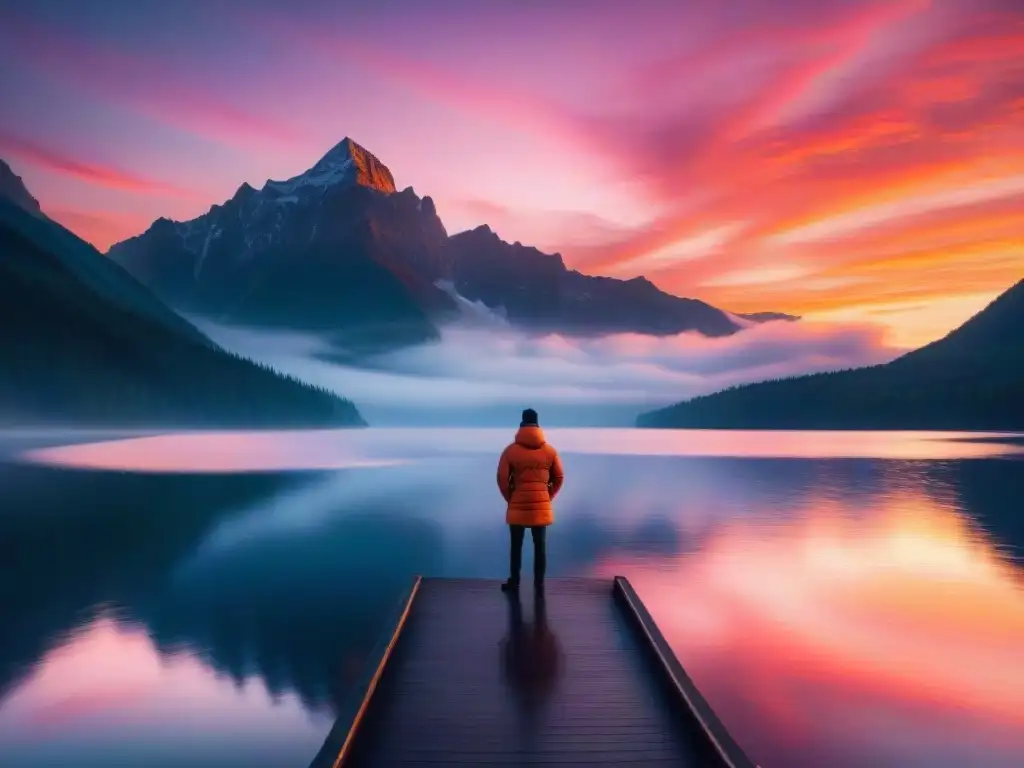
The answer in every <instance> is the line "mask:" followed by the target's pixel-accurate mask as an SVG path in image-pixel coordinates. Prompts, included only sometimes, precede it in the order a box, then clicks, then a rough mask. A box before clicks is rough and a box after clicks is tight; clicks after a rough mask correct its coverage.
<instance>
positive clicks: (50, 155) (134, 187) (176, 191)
mask: <svg viewBox="0 0 1024 768" xmlns="http://www.w3.org/2000/svg"><path fill="white" fill-rule="evenodd" d="M0 154H3V155H7V156H12V157H16V158H18V159H21V160H24V161H25V162H28V163H32V164H33V165H36V166H39V167H40V168H44V169H46V170H48V171H53V172H55V173H61V174H66V175H68V176H73V177H75V178H77V179H80V180H82V181H85V182H88V183H90V184H97V185H99V186H103V187H109V188H111V189H119V190H124V191H128V192H141V193H145V194H155V195H171V196H175V197H188V198H194V197H195V196H196V194H195V192H193V191H192V190H188V189H184V188H182V187H178V186H175V185H173V184H168V183H166V182H162V181H158V180H156V179H150V178H148V177H146V176H142V175H139V174H135V173H131V172H129V171H123V170H120V169H118V168H114V167H110V166H103V165H97V164H94V163H89V162H86V161H83V160H78V159H75V158H73V157H69V156H67V155H64V154H62V153H61V152H59V151H56V150H53V149H50V148H48V147H43V146H41V145H39V144H36V143H35V142H33V141H31V140H29V139H25V138H23V137H21V136H15V135H13V134H10V133H3V132H0Z"/></svg>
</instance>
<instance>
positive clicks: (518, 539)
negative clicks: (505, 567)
mask: <svg viewBox="0 0 1024 768" xmlns="http://www.w3.org/2000/svg"><path fill="white" fill-rule="evenodd" d="M508 530H509V533H510V534H511V536H512V547H511V550H510V551H509V581H510V582H512V583H513V584H518V583H519V572H520V571H521V570H522V568H523V539H524V538H525V537H526V526H525V525H510V526H509V527H508ZM547 531H548V528H547V526H546V525H533V526H530V533H531V534H532V535H533V581H534V583H536V584H541V583H542V582H543V581H544V571H545V570H547V567H548V547H547Z"/></svg>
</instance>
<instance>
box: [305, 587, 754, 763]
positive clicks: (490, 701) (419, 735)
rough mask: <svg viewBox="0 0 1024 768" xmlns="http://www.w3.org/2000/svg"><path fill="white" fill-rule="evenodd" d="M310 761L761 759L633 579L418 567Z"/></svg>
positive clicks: (538, 761)
mask: <svg viewBox="0 0 1024 768" xmlns="http://www.w3.org/2000/svg"><path fill="white" fill-rule="evenodd" d="M375 655H376V657H377V658H376V659H375V661H376V666H375V667H374V668H373V669H372V671H370V672H369V676H368V678H367V679H366V681H365V685H364V686H361V690H360V691H359V696H358V699H357V700H354V701H353V704H352V708H351V711H350V712H343V713H341V714H340V716H339V718H338V722H337V724H336V725H335V727H334V729H332V731H331V733H330V734H329V735H328V737H327V739H326V741H325V742H324V745H323V747H322V748H321V750H320V753H319V754H318V755H317V757H316V758H315V759H314V761H313V764H312V766H311V768H327V767H330V768H385V767H386V766H415V765H421V766H441V765H451V766H459V765H508V766H511V765H521V766H541V765H551V766H572V765H624V766H631V765H632V766H641V765H645V766H646V765H650V766H708V767H712V766H713V767H722V768H754V764H753V763H752V762H751V761H750V760H749V758H747V756H746V755H745V754H744V753H743V752H742V750H741V749H740V748H739V746H738V745H737V744H736V743H735V742H734V741H733V740H732V738H731V737H730V735H729V734H728V732H727V731H726V730H725V728H724V727H723V726H722V724H721V723H720V722H719V721H718V719H717V717H715V715H714V713H713V712H712V711H711V708H710V707H709V706H708V704H707V702H706V701H705V700H704V699H703V697H702V696H701V695H700V693H699V692H698V691H697V688H696V686H694V685H693V683H692V681H691V680H690V679H689V677H688V676H687V675H686V673H685V672H684V671H683V669H682V666H681V665H680V664H679V662H678V660H677V659H676V657H675V655H674V654H673V653H672V651H671V650H670V649H669V647H668V644H667V643H666V642H665V639H664V637H662V635H661V633H660V631H659V630H658V628H657V625H656V624H655V623H654V621H653V619H652V618H651V617H650V614H649V613H648V612H647V610H646V608H645V607H644V606H643V603H642V602H641V601H640V599H639V597H638V596H637V595H636V593H635V592H634V591H633V589H632V587H631V586H630V584H629V582H628V581H627V580H626V579H624V578H622V577H618V578H616V579H615V580H614V581H612V580H607V581H604V580H597V579H552V580H550V581H549V583H548V586H547V590H546V592H545V595H544V597H543V598H542V599H539V598H537V597H535V596H534V594H533V590H532V588H530V586H528V585H524V587H523V589H522V590H521V593H520V594H519V595H506V594H503V593H502V592H501V591H500V590H499V589H498V582H497V581H487V580H479V579H420V578H417V579H416V581H415V582H414V584H413V587H412V588H411V590H410V592H409V594H408V596H407V597H406V598H405V599H403V601H402V603H401V604H400V606H399V609H398V610H397V612H396V621H395V626H394V630H393V632H391V633H390V634H389V636H388V637H387V639H386V641H384V642H382V645H381V647H380V649H379V651H378V653H377V654H375Z"/></svg>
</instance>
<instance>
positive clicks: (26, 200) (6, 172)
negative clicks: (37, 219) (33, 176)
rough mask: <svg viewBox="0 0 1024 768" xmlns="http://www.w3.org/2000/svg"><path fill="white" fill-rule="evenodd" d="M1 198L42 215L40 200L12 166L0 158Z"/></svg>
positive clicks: (36, 214)
mask: <svg viewBox="0 0 1024 768" xmlns="http://www.w3.org/2000/svg"><path fill="white" fill-rule="evenodd" d="M0 198H2V199H4V200H7V201H8V202H10V203H13V204H14V205H16V206H18V207H19V208H21V209H22V210H23V211H26V212H27V213H31V214H32V215H33V216H42V215H43V212H42V210H41V209H40V207H39V201H38V200H36V199H35V198H34V197H32V195H30V194H29V191H28V189H27V188H26V187H25V182H23V181H22V180H21V176H18V175H17V174H15V173H14V171H12V170H11V166H9V165H8V164H7V163H5V162H4V161H3V160H0Z"/></svg>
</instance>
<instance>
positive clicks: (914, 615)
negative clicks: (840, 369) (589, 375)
mask: <svg viewBox="0 0 1024 768" xmlns="http://www.w3.org/2000/svg"><path fill="white" fill-rule="evenodd" d="M469 433H472V434H469ZM359 434H360V435H364V436H365V437H361V438H359V439H362V440H364V441H365V442H364V443H363V444H359V445H354V446H350V449H348V453H345V454H337V453H331V451H332V450H333V449H332V448H331V445H332V442H331V441H335V440H337V439H339V438H338V437H337V435H336V434H335V433H315V434H314V435H313V436H311V437H310V440H311V442H310V443H309V444H308V445H305V446H304V447H302V448H301V450H300V449H299V448H297V446H298V445H299V443H298V442H297V438H296V440H293V441H292V442H288V440H286V441H285V443H284V445H283V446H278V448H276V449H275V450H277V451H278V453H277V454H274V456H271V454H268V453H267V450H268V449H267V446H266V445H263V444H261V443H260V442H259V441H260V440H263V439H264V438H258V439H257V438H252V439H255V440H256V441H257V445H256V448H255V449H254V451H253V452H252V453H250V452H249V449H248V448H247V447H246V446H247V441H246V439H242V438H240V437H239V436H235V437H234V438H232V439H233V440H234V442H231V443H230V446H232V447H231V449H230V451H228V453H227V454H226V456H227V458H224V459H222V464H221V466H240V467H241V468H243V469H246V470H249V471H248V472H247V473H245V474H230V475H215V474H209V473H207V474H181V473H180V472H179V473H177V474H171V473H169V472H167V473H164V472H157V473H155V474H144V473H141V472H85V471H68V470H66V469H56V468H48V467H40V466H33V465H21V466H6V467H3V466H0V487H2V488H3V496H2V498H0V562H2V563H3V564H4V566H3V568H4V578H5V584H6V585H16V588H5V589H3V590H0V618H2V622H3V627H4V632H3V634H2V636H0V753H2V754H3V755H4V761H5V762H4V766H5V768H7V766H11V768H26V767H27V766H42V765H61V766H62V767H66V768H75V766H92V765H96V766H99V765H111V764H119V763H120V764H126V765H139V764H145V765H168V766H170V765H175V766H176V765H190V764H202V765H211V766H219V765H225V766H227V765H237V764H240V763H244V764H246V765H250V766H257V767H258V766H263V765H268V766H269V765H302V764H303V763H304V762H305V761H306V760H308V759H309V758H310V757H312V755H313V754H314V753H315V751H316V748H317V746H318V742H319V738H321V737H322V736H323V735H325V734H326V732H327V730H328V728H329V725H330V716H331V712H332V710H333V709H334V708H335V707H337V705H338V703H339V701H340V700H341V699H342V698H343V697H344V696H345V695H346V694H347V692H348V690H349V686H350V685H351V682H352V681H353V680H354V679H355V677H356V676H357V674H358V673H359V672H360V671H361V669H362V665H363V663H364V662H365V657H366V653H367V652H368V650H369V648H370V647H372V645H373V643H374V642H375V641H376V640H377V639H378V637H379V633H380V631H381V629H382V624H383V623H384V622H385V620H386V617H387V616H388V615H389V613H390V612H391V610H392V608H393V606H394V602H395V601H396V600H397V599H398V597H399V596H400V594H401V593H402V592H403V590H404V589H405V588H406V587H407V586H408V583H409V580H410V579H411V577H412V575H413V574H414V573H424V574H428V575H442V576H482V577H491V578H497V577H501V576H504V575H505V574H504V570H505V568H506V566H507V533H506V531H505V529H504V527H503V508H502V506H501V504H500V499H498V497H497V495H496V490H495V488H494V480H493V471H494V455H493V454H494V451H489V452H484V451H483V448H482V447H481V445H482V443H481V442H480V441H482V440H483V438H482V437H481V436H480V435H481V434H483V435H485V436H487V435H488V434H490V433H489V432H488V431H485V430H480V431H472V430H465V431H464V430H459V431H456V432H453V434H451V435H447V434H444V433H439V432H437V431H434V432H433V433H432V434H431V439H432V444H433V446H434V447H435V449H437V447H438V446H441V447H444V451H442V452H441V453H434V454H432V453H431V452H430V451H429V450H428V446H427V444H426V443H425V442H420V441H421V439H422V435H421V433H419V432H417V433H416V434H413V435H411V436H409V435H408V434H406V435H405V436H403V431H400V430H394V431H391V432H390V433H388V432H387V431H381V433H377V432H376V431H375V430H369V431H363V432H360V433H359ZM622 434H623V440H622V441H621V442H620V443H617V444H616V447H614V449H609V453H607V454H601V453H595V451H597V450H599V449H600V448H601V446H602V445H605V444H608V445H610V444H611V440H610V438H608V437H607V436H603V437H602V435H601V434H597V435H596V436H595V438H594V440H593V442H592V444H591V445H590V446H589V448H588V450H587V451H582V450H581V451H579V452H575V453H574V452H571V451H570V452H568V453H567V455H566V456H565V464H566V473H567V477H568V480H567V484H566V486H565V490H564V491H563V493H562V494H561V495H560V497H559V505H558V511H557V516H558V518H557V523H556V525H555V527H554V528H553V529H551V531H550V536H549V545H548V558H549V574H550V575H551V576H554V577H557V576H564V575H577V574H588V573H594V572H597V573H602V574H606V575H610V574H612V573H614V572H621V571H625V572H626V573H627V575H629V576H630V577H631V579H633V581H634V583H635V584H636V586H637V588H638V591H639V592H640V594H641V596H642V597H643V598H644V599H645V600H646V601H648V602H649V603H650V604H651V607H652V611H653V612H654V614H655V616H656V618H657V619H658V620H659V622H660V623H661V624H662V625H663V628H664V630H665V632H666V634H667V635H668V636H669V637H670V639H671V640H672V642H673V643H674V644H675V646H676V648H677V651H678V652H679V655H680V658H681V659H682V660H683V663H684V665H686V667H687V669H688V670H689V671H691V672H692V673H693V675H694V677H695V678H696V680H697V683H698V684H699V685H700V686H701V688H702V689H703V690H705V692H706V693H707V695H708V696H709V698H710V699H711V701H712V704H713V705H714V706H715V707H716V709H718V710H720V714H721V715H722V717H723V719H724V720H725V721H726V723H727V724H728V725H730V727H731V728H732V729H733V730H734V731H735V735H736V736H737V738H738V740H739V741H740V742H741V743H742V744H743V746H744V748H745V749H746V750H747V751H748V752H750V753H752V754H753V755H754V756H755V757H756V758H757V759H758V760H759V762H760V763H761V764H762V765H764V766H765V767H766V768H772V766H788V765H798V766H799V765H808V766H810V765H814V766H823V765H828V766H840V767H842V766H847V765H849V766H853V765H880V766H881V765H916V764H921V763H927V764H928V765H930V766H936V765H940V766H941V765H946V764H950V765H952V764H957V765H961V764H971V765H986V766H1001V765H1005V766H1014V765H1020V764H1021V763H1022V762H1024V738H1022V737H1021V736H1019V735H1018V733H1021V732H1024V729H1022V728H1021V725H1022V723H1021V716H1020V714H1019V713H1020V712H1024V700H1022V698H1021V695H1022V693H1021V692H1024V679H1022V678H1021V674H1022V670H1024V656H1022V651H1021V649H1022V648H1024V607H1022V606H1024V598H1022V596H1021V576H1020V571H1019V566H1018V565H1015V564H1014V560H1013V558H1015V557H1016V558H1019V557H1020V555H1021V552H1022V550H1021V549H1020V547H1021V544H1022V543H1024V517H1022V516H1021V515H1020V514H1019V511H1018V510H1019V508H1020V503H1019V500H1020V498H1021V497H1022V495H1024V473H1022V472H1021V471H1020V467H1021V464H1020V463H1019V461H1018V460H991V459H977V458H975V459H971V460H942V461H934V460H920V459H917V460H903V459H900V460H893V459H889V460H883V461H880V460H874V459H842V460H840V459H834V458H821V457H812V458H805V459H799V460H794V459H779V458H757V459H751V458H707V457H693V456H676V455H671V454H670V453H668V448H667V447H666V445H665V444H663V441H664V440H665V439H666V438H664V437H663V436H661V435H655V436H654V437H652V438H651V439H652V440H653V443H652V444H651V445H649V446H646V447H643V446H641V447H642V450H638V453H639V455H628V454H627V453H625V452H624V451H626V450H627V449H630V450H631V449H632V448H630V446H633V447H635V446H636V445H637V444H638V442H637V441H640V440H641V437H638V436H636V433H633V432H628V431H627V432H624V433H622ZM647 434H650V433H647ZM317 435H319V437H317ZM569 437H570V438H571V437H572V436H571V435H570V436H569ZM507 438H508V434H507V433H504V432H502V433H500V434H498V433H494V434H490V436H489V437H487V439H488V440H491V442H492V445H490V448H493V447H494V445H497V446H499V447H500V446H501V445H503V444H504V442H505V441H506V440H507ZM769 438H770V436H762V438H759V439H763V440H764V441H765V442H763V443H762V444H760V445H759V446H751V445H748V446H747V447H746V449H745V453H746V454H750V453H752V452H753V453H760V454H765V453H768V452H769V451H770V448H771V445H770V439H769ZM267 439H271V438H267ZM345 439H347V438H345ZM675 439H676V441H677V446H676V449H675V450H679V445H678V441H679V439H680V438H679V436H678V435H677V436H676V438H675ZM693 439H694V440H695V441H697V442H695V443H693V444H692V445H689V446H688V447H686V451H694V450H698V449H699V448H700V446H701V445H705V447H707V446H706V444H705V443H701V442H699V441H700V440H701V439H703V438H698V437H694V438H693ZM716 439H718V440H719V443H721V442H722V440H725V438H716ZM729 439H733V438H729ZM787 439H788V440H789V441H790V442H789V447H788V448H785V447H784V451H783V452H786V451H789V452H792V451H793V450H794V449H793V445H794V444H795V443H794V441H796V442H799V441H800V440H803V441H804V445H805V446H806V445H807V444H808V442H807V439H806V438H797V437H793V436H790V437H789V438H787ZM835 439H836V440H838V438H835ZM851 439H852V440H853V443H852V447H848V448H847V449H846V450H840V448H838V447H835V446H834V445H833V447H832V448H830V449H829V450H830V451H831V452H832V453H837V454H843V453H853V454H857V453H858V452H863V451H864V450H865V443H864V440H863V439H861V438H851ZM872 439H877V438H872ZM893 439H894V440H895V441H897V442H898V441H900V440H903V437H900V436H895V437H894V438H893ZM389 440H392V441H395V442H393V443H392V444H389V442H388V441H389ZM318 441H321V442H318ZM602 441H603V442H602ZM167 444H169V445H172V446H175V445H177V444H176V443H175V442H174V440H173V439H172V440H171V442H170V443H167V442H166V441H164V442H156V443H152V442H151V443H148V444H145V445H147V446H148V447H147V448H146V451H147V452H149V453H150V455H149V457H148V458H147V461H148V462H149V463H148V466H149V467H150V468H153V467H160V466H163V467H164V468H165V469H168V470H171V469H173V470H180V469H181V466H179V465H180V464H181V463H183V462H186V459H187V460H188V461H193V463H194V462H195V460H196V456H191V458H190V457H189V456H188V455H187V454H188V452H187V451H186V452H183V451H180V450H179V449H178V448H180V446H178V447H176V448H175V450H174V451H172V452H170V453H167V454H166V455H164V457H163V458H161V456H160V452H161V450H162V448H161V447H160V446H161V445H167ZM568 444H569V445H570V446H572V445H573V442H572V439H569V440H568ZM924 444H927V441H926V440H924V438H921V437H920V436H918V437H915V438H913V439H912V440H911V442H910V443H904V444H903V446H902V447H900V446H897V447H896V448H891V449H888V451H887V455H892V454H896V455H902V454H904V453H906V452H907V451H908V450H910V449H909V448H907V445H910V446H911V447H913V450H915V451H923V450H924V449H923V448H922V447H921V446H922V445H924ZM112 445H116V446H118V447H117V448H116V451H115V454H116V455H117V456H118V457H121V459H125V458H126V457H128V458H130V457H131V456H132V453H133V450H138V448H139V444H138V443H137V442H135V443H132V442H130V441H129V442H128V443H124V442H117V441H115V442H108V443H103V444H100V446H99V447H98V448H97V447H96V446H93V447H88V446H83V447H81V448H78V449H77V450H78V451H79V452H78V453H77V454H75V455H76V456H78V458H79V459H80V460H84V459H83V457H84V458H86V459H87V458H88V457H90V456H91V457H93V459H95V458H96V457H97V456H99V457H100V459H103V458H104V457H106V458H109V457H110V456H111V455H115V454H111V453H109V451H110V450H111V449H110V446H112ZM126 445H127V446H128V447H129V448H132V446H134V448H132V450H128V449H126ZM188 445H191V446H193V447H194V445H195V444H194V443H188ZM204 445H205V443H204ZM212 445H214V446H217V447H218V449H225V450H227V449H226V446H228V445H229V444H228V443H224V442H220V443H218V442H217V441H216V440H215V441H214V442H213V443H212ZM928 445H929V447H928V450H932V449H934V448H935V446H934V445H931V444H928ZM943 445H944V446H945V447H943V448H942V451H944V452H947V453H948V452H950V451H953V450H954V449H953V448H949V447H948V445H946V444H943ZM949 445H953V446H960V447H962V446H963V445H964V444H962V443H956V442H951V443H949ZM623 446H625V448H624V447H623ZM915 446H916V447H915ZM560 447H561V446H560ZM712 447H714V446H712ZM983 448H984V450H986V451H993V450H996V449H995V448H994V447H993V446H992V445H984V446H983ZM157 449H160V450H157ZM957 450H959V448H957ZM969 450H974V448H969ZM316 451H320V452H321V453H322V455H321V457H320V459H319V462H320V464H319V465H315V464H313V466H326V465H329V464H331V462H334V464H337V463H338V462H339V461H340V459H338V456H339V455H341V456H343V458H344V459H345V461H347V462H349V463H354V464H359V463H363V464H367V463H369V464H373V465H374V466H373V467H367V466H362V467H360V468H357V469H345V470H340V471H331V472H321V471H307V472H303V473H289V474H283V473H280V472H274V473H268V472H260V471H253V470H254V469H260V468H261V467H262V469H266V468H267V466H270V465H273V464H274V463H275V462H278V463H283V464H284V465H285V466H292V467H294V466H300V467H302V468H304V469H307V470H308V469H309V468H310V466H311V462H309V461H306V458H307V457H308V455H310V454H311V453H313V452H316ZM659 452H661V453H659ZM55 455H56V456H63V459H62V460H66V459H67V458H68V456H69V454H67V453H64V454H53V453H52V452H51V453H50V454H49V456H50V458H51V459H53V457H54V456H55ZM940 455H946V454H940ZM204 456H205V454H199V457H200V458H203V457H204ZM252 456H257V457H262V458H260V459H259V461H256V460H250V459H252ZM268 456H271V458H268ZM275 456H276V458H275ZM104 460H105V459H104ZM399 460H401V461H402V462H404V463H400V464H396V463H395V462H397V461H399ZM90 461H92V459H90ZM71 463H75V462H73V461H72V462H71ZM86 463H88V462H86ZM100 463H102V461H101V462H100ZM186 463H187V462H186ZM531 556H532V555H531V553H530V551H529V548H527V551H526V553H525V558H526V562H525V563H524V567H525V568H527V569H529V567H530V562H529V559H530V557H531ZM527 608H528V606H527ZM510 611H512V614H511V615H510V635H509V643H508V645H507V651H508V655H507V656H504V657H503V658H504V659H505V661H506V664H507V666H506V667H505V669H506V674H508V675H510V681H512V680H518V681H519V682H518V683H517V685H518V689H517V690H519V692H520V693H519V695H520V696H521V701H523V702H524V703H530V704H531V705H532V704H537V703H538V702H542V701H544V700H545V694H544V692H545V691H546V690H548V689H549V687H550V686H551V684H552V683H551V682H550V681H551V680H553V679H555V678H556V677H557V674H558V670H559V669H560V668H561V664H562V662H563V661H564V659H562V660H560V656H559V653H558V651H557V641H556V640H555V639H554V631H557V629H558V627H557V616H552V617H551V620H552V625H551V626H548V627H547V630H545V626H546V622H545V620H544V616H543V613H542V612H541V614H540V615H539V616H538V617H537V620H536V621H535V622H532V623H531V622H529V621H528V620H527V619H526V618H525V617H523V616H522V614H521V613H520V614H519V618H517V616H516V614H515V612H514V611H515V606H514V605H511V604H510ZM520 619H522V624H521V625H520V624H519V620H520ZM517 627H519V628H518V629H516V628H517ZM538 627H539V629H540V631H539V633H538ZM524 647H525V648H528V649H531V650H529V651H528V652H529V653H531V654H534V655H535V658H540V659H542V660H544V659H553V661H550V663H548V661H544V663H543V664H541V665H539V666H537V667H536V668H535V669H534V670H533V671H532V674H535V675H537V676H536V677H532V678H531V677H530V676H529V674H527V673H526V672H524V671H523V668H522V666H521V664H520V661H519V660H520V659H521V658H522V656H523V654H524V653H525V652H524V651H523V650H522V649H523V648H524ZM552 649H554V650H552ZM549 652H550V656H549V655H546V654H549ZM122 660H124V664H123V669H121V668H120V667H119V666H118V665H119V664H121V662H122ZM111 670H113V671H111ZM275 702H276V703H275ZM527 711H529V708H528V707H527ZM89 712H91V714H90V713H89ZM175 712H178V713H180V712H185V713H187V714H178V715H174V713H175ZM252 745H256V747H260V745H262V747H260V748H256V747H253V748H252V749H250V746H252ZM172 746H173V749H172V748H171V747H172ZM260 749H264V751H265V754H263V756H262V757H261V754H262V753H261V752H260Z"/></svg>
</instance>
